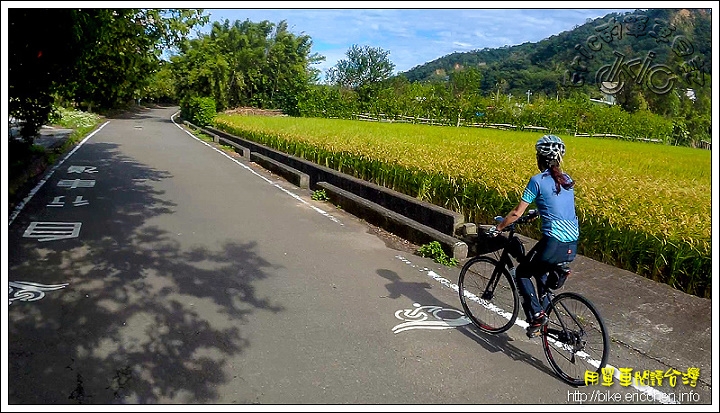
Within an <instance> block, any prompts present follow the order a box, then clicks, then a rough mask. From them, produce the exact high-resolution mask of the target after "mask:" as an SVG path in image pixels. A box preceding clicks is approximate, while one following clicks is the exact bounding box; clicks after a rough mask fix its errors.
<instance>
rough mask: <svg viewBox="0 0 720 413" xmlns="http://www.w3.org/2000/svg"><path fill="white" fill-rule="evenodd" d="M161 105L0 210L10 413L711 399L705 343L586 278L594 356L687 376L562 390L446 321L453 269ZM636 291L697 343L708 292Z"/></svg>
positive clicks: (452, 314)
mask: <svg viewBox="0 0 720 413" xmlns="http://www.w3.org/2000/svg"><path fill="white" fill-rule="evenodd" d="M175 111H176V108H157V109H152V110H147V111H144V112H141V113H138V114H134V115H132V116H128V117H126V118H117V119H112V120H110V121H109V123H107V124H106V125H104V126H103V127H102V128H101V129H100V130H99V131H97V132H96V133H94V134H93V135H91V136H90V137H89V138H88V139H87V140H86V141H84V142H83V143H82V144H81V145H80V146H78V147H77V148H76V150H75V151H74V152H73V153H71V154H70V155H69V156H68V157H67V158H65V159H63V160H62V161H61V163H60V164H58V165H57V166H56V168H55V169H54V171H53V173H52V174H51V175H50V176H49V178H48V179H47V180H46V181H45V182H44V184H43V185H42V186H40V187H39V188H38V190H37V192H36V193H34V195H33V196H32V198H31V199H30V200H29V201H28V202H27V203H26V204H25V205H23V207H22V210H21V211H20V212H19V213H18V214H17V215H16V216H15V217H13V220H12V222H11V223H10V226H9V231H8V245H7V249H8V274H9V281H10V295H9V299H10V305H9V307H8V322H7V324H6V325H7V337H8V342H7V343H8V346H7V347H6V348H7V349H8V350H7V369H6V371H7V380H4V386H6V387H7V403H9V404H10V405H11V406H12V405H16V404H22V405H28V404H76V403H77V404H126V403H133V404H134V403H140V404H173V403H186V404H196V403H200V404H226V403H240V404H282V405H305V404H339V405H343V404H355V405H375V404H382V405H398V404H408V405H410V404H417V405H465V404H521V405H533V404H567V403H579V402H582V401H584V402H590V401H592V400H594V401H595V404H600V405H603V406H611V405H612V406H618V405H623V404H631V403H645V402H647V401H648V400H649V401H650V402H651V403H657V404H660V403H666V402H668V400H670V398H672V400H675V401H679V399H680V398H681V397H682V398H683V401H684V402H692V403H698V404H711V403H713V402H714V403H715V404H717V397H715V399H714V400H713V398H712V391H711V387H710V385H709V384H710V376H711V372H710V371H709V369H710V363H711V361H710V359H709V357H708V355H710V354H711V353H710V350H711V349H710V343H709V339H708V340H707V348H706V349H701V350H703V351H701V352H699V353H697V354H696V353H694V352H693V351H688V345H687V344H683V343H682V342H678V336H673V334H676V333H680V331H679V330H678V327H673V326H675V324H672V325H671V326H670V327H668V326H667V325H665V327H664V330H663V327H660V328H659V329H658V325H659V324H658V323H652V322H650V323H636V320H637V319H638V318H637V317H636V316H637V314H636V315H635V316H633V314H632V313H629V312H628V311H624V310H621V309H622V308H623V307H622V306H623V304H622V301H623V300H622V299H621V298H619V299H618V300H617V301H618V302H619V303H617V304H614V305H613V304H608V303H611V302H613V299H615V298H618V297H610V295H611V294H613V293H612V292H611V291H606V290H603V289H601V288H600V287H599V284H602V283H604V281H603V280H602V279H599V278H596V279H595V280H587V281H585V282H583V281H582V280H579V281H578V282H577V284H576V287H577V288H578V289H579V291H580V292H582V293H584V294H586V295H587V296H588V297H589V298H591V299H592V300H593V301H594V302H595V303H596V304H597V305H598V307H599V309H600V311H601V313H603V314H607V317H606V322H607V323H608V324H609V325H610V328H611V329H612V331H611V333H613V332H614V333H616V334H617V336H616V337H617V340H616V341H615V342H613V344H612V347H611V358H610V364H611V365H613V366H615V367H618V368H620V367H623V368H633V369H634V370H635V371H644V370H648V371H656V370H662V371H666V370H668V369H670V368H673V369H677V370H678V371H679V372H682V373H685V372H686V371H687V370H688V368H689V367H700V368H701V376H700V380H699V381H698V382H697V385H696V386H691V385H690V384H683V383H682V382H681V380H680V378H678V383H677V385H676V386H670V385H669V384H668V383H667V381H666V382H665V383H666V384H664V385H662V386H660V385H658V386H656V387H653V388H652V389H648V388H644V387H642V386H634V385H628V386H623V385H620V384H618V383H617V382H616V383H615V384H614V385H612V386H607V387H604V386H602V385H596V386H589V387H584V388H573V387H570V386H568V385H567V384H565V383H564V382H562V381H561V380H560V379H559V378H557V377H556V376H555V374H554V373H553V372H552V370H551V368H550V365H549V364H548V362H547V360H546V359H545V356H544V354H543V351H542V348H541V341H540V340H539V339H528V338H526V337H525V334H524V331H523V330H522V328H520V327H519V326H515V327H513V328H512V329H511V330H510V331H508V332H507V333H504V334H501V335H498V336H492V335H487V334H484V333H482V332H480V331H478V330H477V329H475V328H474V327H473V326H471V325H468V324H466V323H464V322H463V320H462V319H461V318H459V317H460V316H461V315H462V313H461V311H462V307H461V305H460V302H459V299H458V297H457V292H456V291H455V290H454V289H453V285H454V284H455V283H457V276H458V273H459V268H449V267H443V266H440V265H438V264H436V263H434V262H432V261H431V260H429V259H426V258H421V257H418V256H416V255H412V254H410V253H408V252H407V251H404V250H403V249H399V248H395V247H393V245H392V244H390V243H387V242H386V241H385V240H384V239H383V238H382V237H379V236H377V235H376V233H375V232H374V231H373V230H372V229H371V228H370V227H369V226H368V225H367V224H365V223H363V222H362V221H360V220H358V219H357V218H355V217H353V216H351V215H349V214H347V213H345V212H344V211H342V210H338V209H335V208H333V207H332V205H329V204H327V203H323V202H319V201H313V200H312V199H311V197H310V192H309V191H307V190H300V189H298V188H295V187H293V186H292V185H291V184H288V183H287V182H285V181H283V180H281V179H278V178H277V177H275V176H273V175H271V174H269V173H267V172H265V171H263V170H262V169H260V168H259V167H257V166H256V165H254V164H251V163H248V162H245V161H241V160H237V159H232V158H231V157H228V156H226V155H224V154H223V153H221V152H219V151H218V150H216V149H214V148H213V147H212V146H210V145H208V144H206V143H203V142H201V141H200V140H198V139H196V138H194V137H192V136H191V135H190V134H188V133H187V132H186V131H185V130H183V129H182V128H180V127H178V126H177V125H176V124H175V123H174V122H173V121H172V120H171V115H172V114H173V113H174V112H175ZM577 265H578V272H579V273H580V274H582V272H583V269H586V271H587V272H592V273H593V274H594V272H595V271H597V272H600V271H604V269H605V268H604V267H599V266H598V264H597V263H594V262H592V261H591V260H586V259H583V258H580V259H579V260H578V262H577ZM603 274H604V276H607V277H614V276H615V275H614V274H612V273H607V272H603ZM588 278H589V277H588ZM638 278H639V277H638ZM646 282H647V280H637V279H634V281H632V283H631V284H632V285H633V286H632V288H627V287H626V288H624V289H625V290H626V291H625V292H626V293H628V294H633V293H635V292H637V291H641V293H640V294H645V292H643V291H648V294H656V292H655V291H666V293H664V294H666V295H664V296H663V297H675V299H674V302H675V303H677V300H679V299H682V300H686V301H687V302H689V303H691V304H692V306H694V307H693V308H692V309H691V310H692V311H693V313H692V314H699V316H698V315H693V316H692V317H693V319H694V320H695V322H696V323H697V324H696V325H694V328H695V330H697V329H698V328H705V329H706V330H707V331H706V334H709V332H710V330H711V324H710V323H711V316H710V314H709V310H710V300H701V299H697V298H696V297H695V298H694V297H689V296H686V295H682V294H680V295H677V294H676V293H672V292H667V291H668V290H666V289H664V287H662V286H661V287H658V288H659V289H658V290H651V289H649V288H646V287H645V286H646V285H649V284H646ZM613 291H614V290H613ZM596 297H597V299H596ZM647 297H649V299H650V300H654V299H655V298H656V297H655V296H647ZM647 297H645V296H643V297H637V298H638V299H640V300H639V301H637V300H636V302H632V303H629V304H628V305H630V306H631V307H632V308H634V309H636V310H635V311H641V312H642V311H647V314H651V313H652V314H658V311H662V309H660V310H658V309H657V308H655V309H653V308H643V307H642V306H640V307H638V305H639V304H638V302H640V303H643V302H645V301H648V300H645V299H644V298H647ZM677 297H680V298H677ZM686 301H683V302H686ZM648 302H649V301H648ZM648 305H650V304H648ZM683 308H687V305H684V304H683ZM433 312H434V313H433ZM705 312H708V314H705ZM423 314H424V315H426V316H428V317H430V318H429V320H428V321H427V322H423V321H422V315H423ZM432 314H435V315H437V316H439V318H432V317H433V316H432ZM642 314H646V313H644V312H643V313H642ZM643 316H645V315H643ZM658 316H660V315H659V314H658ZM648 317H653V316H651V315H648V316H645V318H646V319H647V318H648ZM678 317H680V316H678ZM704 317H706V318H704ZM681 318H683V319H685V320H687V319H688V315H687V314H686V315H684V316H682V317H681ZM438 320H440V321H441V322H440V323H438V322H437V321H438ZM623 320H624V322H623ZM431 321H435V322H431ZM668 323H670V321H668ZM677 324H683V323H682V322H678V323H677ZM685 324H687V323H685ZM440 327H442V328H440ZM683 327H684V328H692V327H693V326H687V325H685V326H683ZM673 328H675V330H673ZM681 334H682V333H681ZM665 336H670V337H671V338H672V337H675V338H674V339H670V340H665V341H664V340H663V337H665ZM683 337H684V338H688V337H690V336H688V335H682V336H680V337H679V338H680V340H682V339H683ZM693 337H694V336H693ZM706 337H708V336H707V335H704V336H702V338H703V339H704V338H706ZM643 343H645V344H646V347H644V344H643ZM703 343H705V341H703ZM695 345H696V343H693V346H695ZM702 345H705V344H702ZM683 349H684V350H683ZM686 354H691V355H692V357H689V356H685V355H686ZM675 356H677V357H675ZM678 377H679V376H678ZM663 395H664V396H663ZM591 398H592V399H591ZM583 399H585V400H583ZM696 407H698V408H702V406H696ZM437 408H438V409H441V408H442V406H438V407H437Z"/></svg>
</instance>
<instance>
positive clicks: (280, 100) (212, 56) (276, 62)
mask: <svg viewBox="0 0 720 413" xmlns="http://www.w3.org/2000/svg"><path fill="white" fill-rule="evenodd" d="M311 47H312V40H311V38H310V37H309V36H307V35H295V34H293V33H291V32H290V31H288V25H287V22H286V21H284V20H283V21H281V22H279V23H278V24H274V23H271V22H269V21H262V22H259V23H253V22H251V21H250V20H245V21H239V20H237V21H235V22H234V23H233V24H231V23H230V21H229V20H225V21H224V22H214V23H213V25H212V28H211V30H210V33H209V34H206V35H202V36H200V37H199V38H198V39H193V40H191V41H188V42H186V43H185V44H184V45H183V46H182V47H181V48H180V53H179V54H178V55H176V56H173V57H172V58H171V60H172V62H173V71H174V73H175V74H176V76H177V79H178V85H179V94H180V96H181V97H187V96H212V97H213V98H215V101H216V104H217V106H218V109H219V110H222V109H225V108H229V107H236V106H257V107H263V108H279V109H282V110H283V111H285V112H286V113H290V114H292V113H297V111H298V97H299V96H300V95H302V94H303V93H304V92H305V91H306V88H307V87H308V86H309V84H311V83H312V82H314V81H315V79H316V78H317V71H313V69H312V68H311V65H312V64H314V63H316V62H317V61H320V60H322V59H324V57H322V56H319V55H317V54H310V49H311Z"/></svg>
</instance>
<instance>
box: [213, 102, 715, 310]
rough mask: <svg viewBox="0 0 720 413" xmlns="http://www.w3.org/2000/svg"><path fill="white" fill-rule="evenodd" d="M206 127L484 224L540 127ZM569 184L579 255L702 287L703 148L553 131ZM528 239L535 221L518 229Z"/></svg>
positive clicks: (518, 187) (525, 167) (254, 120)
mask: <svg viewBox="0 0 720 413" xmlns="http://www.w3.org/2000/svg"><path fill="white" fill-rule="evenodd" d="M215 126H217V127H218V128H219V129H222V130H225V131H227V132H229V133H232V134H234V135H237V136H241V137H243V138H246V139H250V140H253V141H255V142H258V143H261V144H264V145H267V146H270V147H273V148H275V149H279V150H282V151H285V152H287V153H290V154H292V155H295V156H299V157H302V158H305V159H308V160H311V161H314V162H316V163H319V164H322V165H326V166H329V167H331V168H333V169H337V170H341V171H343V172H345V173H349V174H352V175H354V176H357V177H359V178H363V179H366V180H368V181H372V182H375V183H378V184H380V185H384V186H387V187H390V188H392V189H394V190H397V191H399V192H403V193H406V194H409V195H412V196H415V197H418V198H420V199H423V200H426V201H429V202H432V203H434V204H437V205H440V206H443V207H446V208H449V209H452V210H455V211H458V212H461V213H463V214H464V215H465V217H466V220H467V221H469V222H476V223H480V224H487V223H490V222H491V219H492V217H494V216H496V215H505V214H507V212H508V211H509V210H510V209H511V208H512V207H513V206H514V205H515V204H516V203H517V201H518V199H519V197H520V195H521V194H522V191H523V190H524V188H525V184H526V183H527V180H528V179H529V177H530V176H531V175H533V174H535V173H537V166H536V164H535V152H534V144H535V141H536V140H537V139H538V138H539V137H540V136H542V134H541V133H532V132H513V131H500V130H496V129H480V128H454V127H441V126H428V125H413V124H400V123H378V122H363V121H354V120H341V119H319V118H293V117H263V116H242V115H227V114H219V115H218V116H217V117H216V118H215ZM559 136H560V137H561V138H562V139H563V140H564V141H565V143H566V146H567V153H566V154H565V159H564V164H563V169H564V170H565V171H566V172H567V173H568V174H569V175H570V176H572V178H573V179H574V180H575V181H576V197H577V199H576V204H577V212H578V218H579V220H580V225H581V228H580V232H581V239H580V247H579V250H580V253H581V254H583V255H585V256H588V257H591V258H594V259H597V260H599V261H602V262H605V263H608V264H611V265H615V266H618V267H620V268H624V269H627V270H630V271H633V272H635V273H638V274H640V275H643V276H645V277H647V278H650V279H653V280H656V281H660V282H665V283H668V284H670V285H672V286H673V287H675V288H677V289H679V290H682V291H685V292H687V293H690V294H695V295H698V296H700V297H707V298H709V297H710V294H711V248H710V243H711V235H710V229H711V192H712V185H711V163H710V162H711V152H710V151H708V150H701V149H693V148H687V147H673V146H666V145H658V144H652V143H642V142H628V141H619V140H607V139H597V138H582V137H574V136H572V135H563V134H560V135H559ZM525 234H526V235H528V236H534V237H537V236H538V235H539V232H538V228H537V227H536V228H532V229H530V230H529V231H528V232H525Z"/></svg>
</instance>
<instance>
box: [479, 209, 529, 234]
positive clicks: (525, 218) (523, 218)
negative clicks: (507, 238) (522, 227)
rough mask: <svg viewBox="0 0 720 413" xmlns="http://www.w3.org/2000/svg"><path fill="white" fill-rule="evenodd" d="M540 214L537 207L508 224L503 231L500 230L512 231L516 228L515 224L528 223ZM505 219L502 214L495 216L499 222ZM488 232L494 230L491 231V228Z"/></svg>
mask: <svg viewBox="0 0 720 413" xmlns="http://www.w3.org/2000/svg"><path fill="white" fill-rule="evenodd" d="M538 216H539V213H538V211H537V209H531V210H529V211H528V212H527V214H525V215H523V216H521V217H520V218H518V219H517V220H516V221H515V222H513V223H512V224H510V225H508V226H506V227H505V228H503V229H502V231H500V232H507V231H510V230H511V229H514V228H515V225H518V224H526V223H528V222H530V221H532V220H534V219H535V218H537V217H538ZM503 219H505V218H504V217H501V216H497V217H495V221H496V222H497V223H500V222H502V220H503ZM486 232H487V233H488V234H489V233H491V232H492V231H491V230H488V231H486Z"/></svg>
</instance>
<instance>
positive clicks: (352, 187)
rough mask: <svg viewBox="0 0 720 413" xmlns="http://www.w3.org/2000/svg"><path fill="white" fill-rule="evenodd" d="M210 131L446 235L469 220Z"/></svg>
mask: <svg viewBox="0 0 720 413" xmlns="http://www.w3.org/2000/svg"><path fill="white" fill-rule="evenodd" d="M203 130H204V131H209V132H206V133H214V134H217V135H218V136H220V137H223V138H226V139H228V140H231V141H233V142H236V143H238V144H239V145H242V146H246V147H248V148H249V149H250V151H251V152H252V153H260V154H262V155H265V156H266V157H268V158H270V159H274V160H276V161H278V162H281V163H283V164H285V165H288V166H289V167H291V168H294V169H296V170H298V171H300V172H303V173H306V174H308V176H309V178H310V188H311V189H314V188H315V186H316V184H317V183H318V182H327V183H329V184H331V185H334V186H336V187H337V188H340V189H343V190H345V191H348V192H351V193H353V194H355V195H358V196H360V197H362V198H365V199H370V200H372V201H373V202H375V203H377V204H378V205H380V206H382V207H384V208H386V209H388V210H391V211H393V212H396V213H398V214H400V215H403V216H405V217H407V218H410V219H412V220H414V221H417V222H419V223H420V224H423V225H426V226H428V227H431V228H434V229H435V230H437V231H439V232H441V233H444V234H446V235H450V236H454V235H455V234H456V233H457V231H458V229H459V228H460V227H461V226H462V224H463V223H464V222H465V218H464V216H463V215H462V214H459V213H457V212H454V211H450V210H448V209H445V208H442V207H439V206H437V205H434V204H431V203H429V202H425V201H421V200H419V199H416V198H413V197H411V196H408V195H405V194H401V193H399V192H397V191H393V190H391V189H388V188H385V187H383V186H380V185H376V184H373V183H370V182H367V181H363V180H362V179H358V178H355V177H352V176H350V175H347V174H344V173H342V172H338V171H336V170H334V169H331V168H328V167H324V166H322V165H318V164H315V163H313V162H310V161H307V160H305V159H301V158H298V157H296V156H292V155H288V154H286V153H284V152H280V151H278V150H275V149H272V148H269V147H267V146H264V145H260V144H258V143H255V142H252V141H249V140H246V139H243V138H241V137H238V136H235V135H232V134H229V133H227V132H224V131H221V130H219V129H216V128H212V127H207V128H203Z"/></svg>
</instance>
